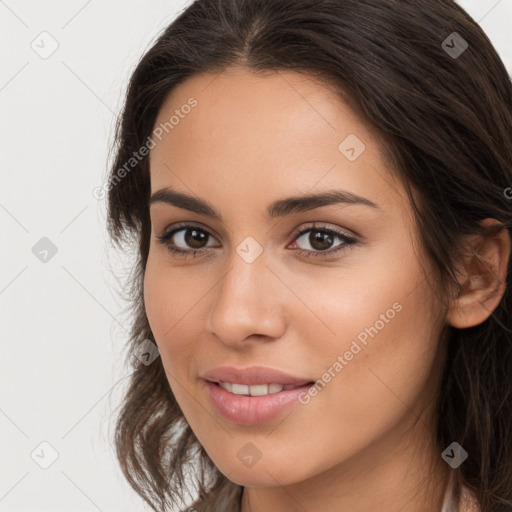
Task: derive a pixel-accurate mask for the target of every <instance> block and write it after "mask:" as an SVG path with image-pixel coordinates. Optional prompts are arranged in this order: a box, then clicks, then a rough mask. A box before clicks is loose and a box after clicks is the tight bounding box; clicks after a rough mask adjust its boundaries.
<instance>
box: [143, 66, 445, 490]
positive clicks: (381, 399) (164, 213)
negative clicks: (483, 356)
mask: <svg viewBox="0 0 512 512" xmlns="http://www.w3.org/2000/svg"><path fill="white" fill-rule="evenodd" d="M190 98H192V99H190ZM173 115H174V117H173V118H172V120H171V121H169V120H170V118H171V117H172V116H173ZM165 123H167V125H165ZM162 127H164V128H163V129H162ZM155 129H157V131H155V132H154V133H155V134H156V136H154V137H153V141H154V142H155V143H156V145H155V146H154V147H153V148H152V149H151V151H150V169H151V171H150V172H151V192H152V194H156V193H158V192H159V191H163V190H165V189H169V190H171V191H173V192H176V193H179V194H183V195H186V196H189V197H190V199H189V200H187V201H185V200H183V199H182V198H181V199H180V198H177V196H174V199H173V198H172V197H171V196H170V195H168V196H167V199H168V200H169V202H167V201H166V200H165V196H164V195H163V194H162V193H161V192H160V194H159V200H156V199H158V197H156V196H155V200H154V201H153V202H152V203H151V205H150V212H151V224H152V234H151V242H150V250H149V257H148V262H147V268H146V274H145V283H144V284H145V287H144V299H145V305H146V311H147V315H148V319H149V323H150V326H151V329H152V332H153V334H154V336H155V340H156V342H157V345H158V348H159V350H160V354H161V357H162V363H163V365H164V368H165V371H166V374H167V378H168V381H169V384H170V386H171V388H172V391H173V393H174V395H175V397H176V399H177V401H178V403H179V405H180V407H181V409H182V411H183V414H184V415H185V417H186V419H187V421H188V423H189V424H190V426H191V428H192V430H193V431H194V433H195V435H196V436H197V438H198V439H199V441H200V442H201V444H202V445H203V447H204V448H205V450H206V451H207V452H208V454H209V456H210V457H211V459H212V460H213V461H214V463H215V464H216V465H217V467H218V468H219V469H220V471H221V472H222V473H224V475H226V476H227V477H228V478H229V479H230V480H232V481H234V482H235V483H238V484H240V485H246V486H275V485H278V484H279V485H285V484H293V483H297V482H301V481H303V480H305V479H308V478H312V477H314V476H316V475H320V474H321V473H324V472H326V471H329V470H335V469H336V470H338V471H343V468H345V467H347V468H348V467H350V468H352V469H353V468H354V467H356V465H357V464H362V466H361V467H366V468H368V467H369V463H370V466H372V465H374V464H376V465H378V464H379V463H380V462H382V461H384V460H388V458H389V457H388V456H389V455H390V453H394V452H395V451H397V450H399V446H400V443H401V442H404V443H405V442H406V440H407V436H405V437H404V433H405V432H406V431H407V432H408V428H410V427H411V425H412V424H414V423H415V422H416V421H417V418H418V416H419V415H420V413H421V411H422V410H424V409H426V410H428V411H431V409H430V407H431V406H433V405H434V404H435V400H434V399H435V396H436V393H437V387H436V386H437V383H438V379H439V371H438V370H439V367H440V361H441V360H440V354H441V351H440V350H439V341H438V340H439V337H440V332H441V328H442V325H443V314H444V311H443V310H442V307H441V305H440V302H439V301H438V299H437V296H436V295H435V294H434V293H433V291H432V289H431V287H430V286H429V277H428V275H426V274H425V272H424V270H423V268H424V266H422V264H421V263H420V261H419V260H418V254H419V251H420V245H419V238H418V232H417V228H416V227H415V224H414V222H413V217H412V209H411V207H410V204H409V202H408V200H407V197H406V193H405V191H404V188H403V186H402V185H401V184H400V183H399V182H398V181H397V180H396V179H394V178H393V175H392V173H391V170H390V169H389V168H388V167H387V164H386V162H385V159H384V155H383V153H382V152H381V151H380V150H379V146H378V144H379V143H378V140H377V139H376V136H375V134H374V133H373V132H372V131H371V130H370V129H369V128H368V126H366V125H365V124H364V123H363V122H362V121H361V120H360V119H359V118H358V117H356V115H355V114H354V112H353V111H352V110H351V109H350V105H348V104H345V103H343V102H341V101H340V100H339V99H338V98H337V97H335V96H334V94H333V93H332V92H330V90H329V89H327V88H326V87H324V86H322V85H319V84H317V83H315V82H313V81H311V80H309V79H308V78H306V77H305V76H304V75H300V74H297V73H294V72H280V73H278V74H269V75H268V76H265V77H262V76H260V77H258V76H256V75H253V74H251V73H250V72H248V71H246V70H242V69H236V70H235V69H230V70H228V71H226V72H223V73H221V74H219V75H217V76H215V75H212V74H204V75H200V76H195V77H193V78H192V79H189V80H188V81H186V82H185V83H183V84H181V85H180V86H179V87H178V88H176V89H175V90H174V91H173V93H172V95H171V96H170V97H169V98H168V99H167V101H166V103H165V104H164V106H163V108H162V109H161V111H160V113H159V115H158V119H157V121H156V123H155ZM160 139H161V140H160ZM328 192H330V193H331V196H330V197H329V196H327V199H326V198H324V199H319V200H318V201H316V202H315V201H314V200H310V199H309V200H305V199H301V198H306V197H309V196H314V195H321V194H327V193H328ZM336 194H338V196H336ZM336 197H337V199H336ZM343 199H345V200H343ZM171 203H174V204H171ZM203 203H208V206H209V209H208V208H205V207H204V205H203ZM198 205H202V206H201V208H199V206H198ZM213 213H216V214H217V216H215V215H213ZM178 224H179V225H178ZM184 225H185V227H184ZM188 225H190V226H189V227H187V226H188ZM313 228H314V229H313ZM174 229H177V231H176V232H175V233H174V234H172V235H171V236H169V237H168V238H167V241H166V243H162V242H161V241H159V239H158V237H161V236H163V235H166V234H168V233H169V232H170V231H172V230H174ZM302 231H303V232H304V233H302V234H299V233H300V232H302ZM170 247H174V248H177V249H181V250H183V251H188V254H186V255H183V254H173V253H172V252H171V251H170ZM225 366H229V367H234V368H235V369H240V370H241V373H240V375H238V376H237V375H235V376H233V375H221V376H220V377H219V375H213V376H212V375H211V374H210V375H209V380H211V381H215V382H217V381H222V382H232V383H234V384H239V385H236V386H235V387H234V388H232V390H233V391H234V392H233V391H232V392H230V391H228V390H227V389H224V388H228V389H229V385H227V386H226V385H224V387H221V386H219V385H218V384H214V383H211V382H210V383H209V382H207V380H205V378H204V377H205V375H206V374H207V373H210V372H213V371H214V370H216V369H218V368H220V367H225ZM255 366H259V367H266V368H268V369H271V370H278V371H280V372H284V373H286V374H288V376H291V377H290V378H289V379H284V380H280V379H279V377H278V376H274V375H268V374H261V373H260V374H257V373H255V374H254V375H253V374H251V373H250V372H249V371H247V369H248V368H249V367H255ZM250 378H252V379H253V380H249V379H250ZM292 381H293V382H292ZM284 382H292V384H293V385H299V384H301V382H302V383H307V382H316V386H314V387H312V386H304V387H301V389H300V390H299V392H297V391H293V390H284V389H283V391H279V389H280V387H276V386H270V388H266V387H265V384H279V383H281V385H282V384H283V383H284ZM249 383H253V384H261V385H255V386H254V387H251V388H248V387H247V385H248V384H249ZM244 384H245V387H244ZM315 390H316V393H315ZM268 392H270V393H269V394H268V395H267V396H265V393H268ZM238 393H242V394H244V396H240V395H239V394H238ZM251 393H252V394H253V395H254V396H246V395H247V394H251ZM261 393H262V394H263V395H262V396H257V395H259V394H261ZM431 420H432V418H430V419H429V417H428V415H427V416H425V418H422V421H421V422H420V423H421V424H422V425H420V427H418V428H423V429H424V431H423V434H422V437H423V440H424V439H425V435H427V436H431V437H432V438H434V427H433V423H431ZM409 444H410V443H409Z"/></svg>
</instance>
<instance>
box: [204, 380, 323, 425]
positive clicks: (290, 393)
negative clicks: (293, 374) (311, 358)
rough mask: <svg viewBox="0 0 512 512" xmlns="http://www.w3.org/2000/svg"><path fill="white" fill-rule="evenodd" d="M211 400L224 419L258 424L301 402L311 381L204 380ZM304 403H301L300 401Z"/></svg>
mask: <svg viewBox="0 0 512 512" xmlns="http://www.w3.org/2000/svg"><path fill="white" fill-rule="evenodd" d="M203 382H204V383H205V384H206V391H207V394H208V395H209V399H210V402H211V403H212V405H213V406H214V408H215V409H216V411H217V412H218V413H219V414H220V415H221V417H223V418H224V419H225V420H227V421H229V422H230V423H235V424H238V425H247V426H249V425H253V426H254V425H261V424H265V423H269V422H271V421H272V420H275V419H277V418H279V417H280V416H282V415H283V414H284V413H285V412H286V411H287V410H288V409H289V408H290V407H292V406H293V405H297V404H298V403H299V402H301V397H302V396H303V395H305V394H307V393H308V391H309V389H310V387H311V386H313V385H314V382H312V381H309V382H306V383H301V384H286V385H283V384H278V383H270V384H251V385H247V384H240V383H236V382H226V381H219V382H216V381H213V382H212V381H208V380H204V381H203ZM302 403H304V402H302Z"/></svg>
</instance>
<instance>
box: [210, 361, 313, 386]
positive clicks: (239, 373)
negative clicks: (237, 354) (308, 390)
mask: <svg viewBox="0 0 512 512" xmlns="http://www.w3.org/2000/svg"><path fill="white" fill-rule="evenodd" d="M201 377H202V378H203V379H205V380H207V381H210V382H236V383H238V384H246V385H248V386H253V385H257V384H281V385H282V386H285V385H290V384H292V385H294V386H300V385H303V384H307V383H309V382H314V381H315V380H316V379H309V378H301V377H295V376H293V375H290V374H288V373H285V372H282V371H281V370H275V369H274V368H268V367H266V366H250V367H247V368H236V367H234V366H221V367H219V368H216V369H214V370H210V371H208V372H206V373H204V374H203V375H202V376H201Z"/></svg>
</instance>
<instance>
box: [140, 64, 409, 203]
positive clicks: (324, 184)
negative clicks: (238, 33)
mask: <svg viewBox="0 0 512 512" xmlns="http://www.w3.org/2000/svg"><path fill="white" fill-rule="evenodd" d="M192 105H193V106H192ZM154 128H155V130H159V137H156V138H155V137H154V136H153V140H154V142H155V143H156V145H155V146H154V148H153V149H151V151H150V169H151V190H152V192H154V191H155V190H159V189H160V188H163V187H166V186H172V187H173V188H174V189H181V190H182V191H187V189H189V190H188V192H189V193H190V192H192V193H194V194H197V195H200V196H201V195H212V194H218V197H219V200H226V201H228V200H230V199H234V198H236V197H240V198H245V201H246V202H247V203H246V204H249V203H250V202H251V201H253V200H254V201H256V199H258V198H261V197H263V196H265V197H268V198H269V199H271V198H278V197H281V196H283V195H284V194H288V195H289V193H303V192H305V191H307V190H312V189H315V191H321V190H322V189H333V188H335V187H338V188H339V187H343V188H345V189H347V190H350V191H351V192H353V193H355V194H358V195H362V196H366V197H369V196H373V198H372V201H374V202H378V201H379V199H380V200H384V198H385V197H386V196H388V195H389V194H391V193H394V194H395V195H396V192H397V191H399V189H400V187H399V186H398V185H399V184H398V183H396V180H395V179H394V176H393V174H392V173H391V172H390V170H389V168H387V166H386V165H385V155H384V154H383V153H382V151H381V145H380V143H379V139H378V137H377V136H376V135H375V133H374V132H373V130H372V128H371V127H369V126H367V125H366V124H365V123H364V122H363V121H362V120H361V119H360V118H359V117H358V116H357V115H356V113H355V112H354V111H353V110H352V109H351V108H350V105H349V104H348V103H346V102H344V101H343V100H341V98H340V97H339V95H337V94H336V92H335V91H334V89H333V88H331V87H328V86H326V85H324V84H320V83H318V82H317V81H315V80H313V79H312V78H310V77H309V76H307V75H303V74H300V73H296V72H292V71H279V72H272V73H265V75H262V76H260V75H256V74H254V73H252V72H250V71H248V70H246V69H240V68H233V69H229V70H227V71H224V72H222V73H219V74H201V75H196V76H194V77H192V78H190V79H188V80H186V81H185V82H183V83H182V84H180V85H179V86H178V87H176V88H175V89H174V90H173V91H172V93H171V94H170V95H169V96H168V98H167V99H166V101H165V102H164V104H163V105H162V108H161V109H160V111H159V114H158V116H157V119H156V122H155V127H154ZM155 130H154V132H153V133H155ZM160 139H161V140H160ZM402 192H403V191H400V194H399V195H402ZM395 200H396V199H395Z"/></svg>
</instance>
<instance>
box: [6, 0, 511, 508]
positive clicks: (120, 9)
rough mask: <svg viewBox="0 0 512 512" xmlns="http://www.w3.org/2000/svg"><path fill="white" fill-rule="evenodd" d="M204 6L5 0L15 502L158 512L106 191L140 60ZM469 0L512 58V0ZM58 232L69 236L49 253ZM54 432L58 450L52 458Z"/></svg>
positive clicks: (121, 264)
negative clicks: (149, 487) (148, 491)
mask: <svg viewBox="0 0 512 512" xmlns="http://www.w3.org/2000/svg"><path fill="white" fill-rule="evenodd" d="M189 3H190V2H188V1H176V0H174V1H169V0H168V1H164V0H153V1H151V2H143V1H142V0H141V1H139V2H135V1H133V0H132V1H124V2H121V1H120V0H118V1H114V0H103V1H101V2H100V0H89V1H87V0H72V1H69V0H68V1H67V2H64V1H63V0H60V1H56V0H54V1H46V2H37V1H35V0H31V1H28V0H27V1H24V0H8V1H7V2H3V1H0V16H1V17H0V54H1V59H2V73H1V77H0V102H1V112H2V123H1V137H2V138H1V140H2V148H1V152H0V155H1V172H2V187H1V194H0V221H1V229H2V235H1V236H2V241H3V243H2V251H1V256H2V260H1V261H2V273H1V276H0V308H1V314H2V316H1V327H2V331H1V334H2V344H1V357H0V363H1V369H0V375H1V390H2V394H1V403H0V428H1V438H0V442H1V445H0V450H1V451H0V453H1V466H0V511H1V512H14V511H37V512H39V511H52V512H58V511H66V512H69V511H70V510H73V511H76V512H81V511H98V510H99V511H103V512H107V511H123V512H127V511H142V510H148V507H147V506H145V504H144V503H143V502H142V500H141V499H140V498H139V497H138V496H137V495H136V494H135V493H134V492H133V491H132V490H131V488H129V486H128V484H127V483H126V482H125V481H124V478H123V476H122V474H121V472H120V470H119V469H118V467H117V463H116V460H115V458H114V453H113V448H112V447H111V443H110V435H111V432H112V424H113V422H112V421H110V424H109V420H110V419H111V417H112V411H113V407H115V406H116V405H117V404H118V402H119V400H120V398H121V394H122V391H123V389H124V384H125V383H126V382H127V378H126V377H127V375H128V374H129V372H128V370H127V369H125V368H123V367H122V366H121V355H122V354H123V352H122V348H123V343H124V341H125V339H126V335H127V328H128V325H127V323H126V321H125V320H124V319H123V318H122V316H121V312H122V308H123V302H122V300H121V299H120V298H119V297H118V296H117V295H115V292H114V288H115V286H116V281H115V278H114V277H113V276H112V275H111V273H110V270H109V269H110V265H112V266H113V267H114V268H115V269H116V274H117V275H118V276H119V277H120V278H121V279H122V277H123V272H125V270H123V269H126V268H127V265H129V264H130V260H129V257H128V258H126V257H125V258H122V259H120V257H119V256H118V255H116V254H113V253H111V252H109V251H107V250H106V249H105V238H106V234H105V228H104V222H105V202H104V200H103V201H102V200H97V199H95V198H94V197H93V193H92V192H93V190H94V188H95V187H98V186H100V185H101V184H102V182H103V178H104V175H105V169H106V162H107V159H108V149H109V146H110V144H111V141H112V136H113V126H114V120H115V115H116V114H117V112H118V111H119V109H120V106H121V104H122V96H123V94H124V92H125V87H126V82H127V79H128V76H129V74H130V72H131V71H132V70H133V68H134V66H135V64H136V63H137V61H138V59H139V58H140V56H141V55H142V54H143V52H144V51H145V49H147V48H148V45H149V44H150V43H151V41H153V40H154V38H155V37H156V35H157V34H158V33H159V32H160V30H161V29H163V27H165V26H166V25H168V24H169V23H170V22H171V21H172V19H173V18H174V17H175V16H176V14H177V13H178V12H179V11H181V10H182V9H183V8H184V7H185V6H186V5H188V4H189ZM460 3H461V4H462V6H463V7H465V8H466V9H467V10H468V11H469V13H470V14H471V15H472V16H473V17H474V18H475V19H476V20H478V21H479V23H480V24H481V25H482V27H483V29H484V30H485V31H486V32H487V34H488V35H489V36H490V38H491V40H492V41H493V43H494V44H495V46H496V48H497V49H498V51H499V53H500V54H501V56H502V58H503V60H504V62H505V64H506V66H507V68H508V69H509V70H510V71H512V30H511V27H512V0H501V1H497V0H464V1H461V2H460ZM42 32H47V33H48V34H50V35H40V34H41V33H42ZM442 36H444V34H440V35H439V37H440V38H441V37H442ZM443 39H444V37H443ZM441 40H442V39H440V41H441ZM56 44H58V48H57V49H56V51H55V52H54V53H53V54H52V55H50V56H48V57H47V55H45V54H44V52H49V51H50V50H51V49H52V45H56ZM32 46H34V47H35V48H36V50H34V49H33V48H32ZM38 52H39V53H38ZM42 57H47V58H42ZM511 185H512V184H511ZM43 237H47V238H49V239H50V240H51V242H52V243H53V244H54V245H55V246H56V247H57V253H56V254H55V255H54V256H53V257H51V258H50V255H48V256H47V258H48V261H47V262H45V263H44V262H41V261H40V260H39V259H38V258H37V257H36V256H35V255H34V254H33V252H32V248H33V247H34V245H35V244H36V243H37V242H38V241H39V240H40V239H41V238H43ZM43 256H44V254H41V257H43ZM42 442H46V443H49V444H50V445H51V446H52V447H53V448H54V449H55V450H56V452H57V454H58V458H57V459H56V460H55V462H53V464H52V465H51V466H50V467H48V468H47V469H43V468H42V467H40V465H39V464H45V463H46V464H48V463H50V462H51V460H52V459H51V455H52V449H51V448H49V447H48V446H47V445H41V443H42ZM31 454H33V456H31ZM36 461H37V462H36Z"/></svg>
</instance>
